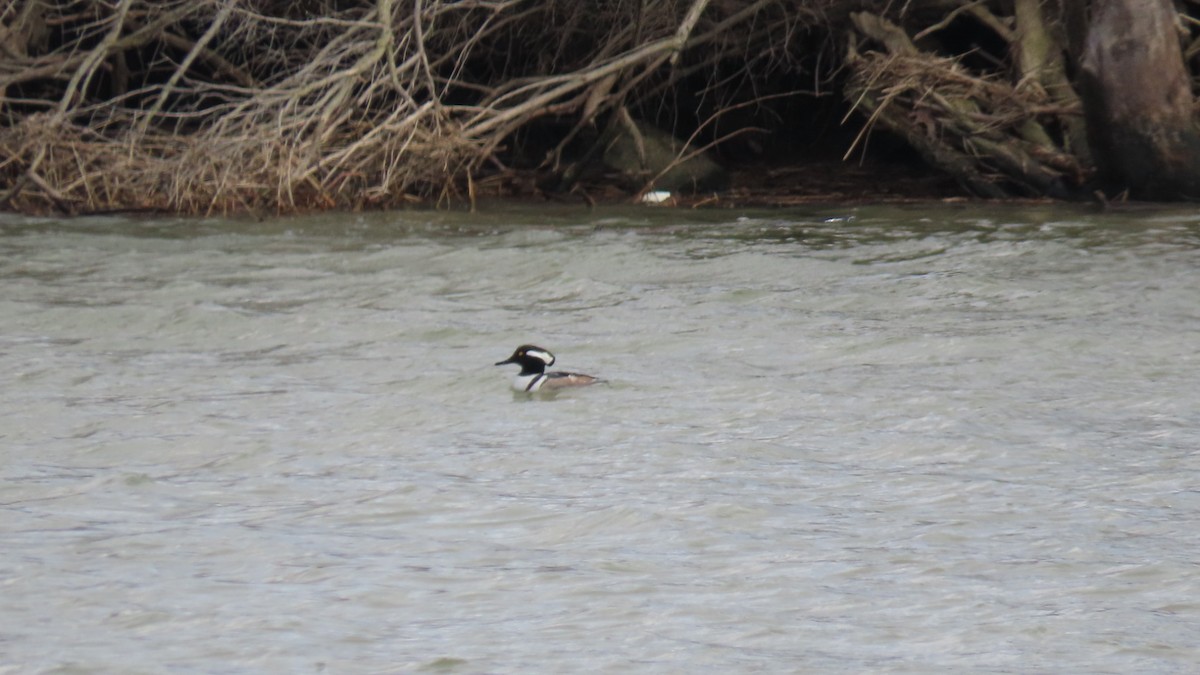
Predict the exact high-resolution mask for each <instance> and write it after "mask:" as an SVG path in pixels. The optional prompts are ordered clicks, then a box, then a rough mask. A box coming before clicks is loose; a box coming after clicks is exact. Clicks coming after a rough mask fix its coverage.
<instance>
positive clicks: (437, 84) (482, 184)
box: [0, 0, 1196, 213]
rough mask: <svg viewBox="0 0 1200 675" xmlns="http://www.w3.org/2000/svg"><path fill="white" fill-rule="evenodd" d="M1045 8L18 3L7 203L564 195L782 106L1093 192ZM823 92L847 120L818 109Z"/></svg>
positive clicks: (745, 1)
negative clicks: (602, 170) (657, 134)
mask: <svg viewBox="0 0 1200 675" xmlns="http://www.w3.org/2000/svg"><path fill="white" fill-rule="evenodd" d="M1060 1H1061V2H1063V3H1064V5H1063V6H1070V7H1074V6H1076V5H1075V4H1074V3H1068V2H1067V0H1060ZM1117 1H1118V0H1095V2H1097V3H1103V2H1117ZM1123 1H1131V2H1132V1H1135V0H1123ZM1144 1H1146V2H1160V0H1144ZM1167 1H1168V0H1161V2H1167ZM1087 4H1091V3H1087ZM1080 6H1082V5H1080ZM1057 7H1058V5H1057V4H1055V3H1042V2H1039V1H1038V0H1009V1H1008V2H991V1H985V0H961V1H959V0H915V1H914V2H910V3H888V2H870V1H868V0H606V1H604V2H575V1H574V0H403V1H401V0H298V1H287V2H285V1H282V0H8V2H7V3H6V4H0V209H16V210H24V211H47V210H53V211H59V212H63V213H79V212H84V211H95V210H104V209H142V208H144V209H166V210H172V211H182V212H190V213H207V212H214V211H215V212H231V211H247V210H248V211H267V212H275V211H292V210H298V209H310V208H364V207H387V206H395V205H398V204H403V203H406V202H410V201H417V200H441V199H446V198H451V199H457V200H471V199H474V198H475V196H476V195H477V194H481V193H484V192H486V193H491V194H496V193H510V194H511V193H530V192H534V191H537V190H539V189H542V188H545V187H546V186H548V185H552V187H553V188H554V189H564V190H570V189H571V188H572V187H573V186H575V185H576V183H577V181H578V179H579V173H580V169H581V167H582V166H583V164H584V161H585V160H586V158H587V157H589V156H590V154H591V153H592V152H594V151H591V150H589V148H590V147H592V146H594V145H595V144H596V143H597V142H598V141H597V139H600V138H604V137H605V135H604V130H605V128H606V127H607V128H611V126H610V125H611V124H613V123H614V120H619V119H628V118H629V115H630V114H632V115H633V116H634V117H636V118H637V119H639V120H646V121H649V122H652V123H655V124H657V125H658V126H660V127H663V128H667V129H668V130H670V131H672V132H673V133H675V134H676V135H678V136H679V137H680V138H682V139H684V140H687V141H689V142H690V145H691V147H693V148H697V147H702V146H706V145H713V146H717V147H718V148H720V149H722V151H724V152H726V154H727V155H729V156H731V157H733V158H734V159H737V158H738V157H737V156H738V151H737V150H736V147H735V146H736V145H737V142H739V141H745V143H744V145H745V147H749V148H751V150H750V151H746V152H756V153H759V154H762V152H763V151H762V149H761V146H762V145H764V144H765V143H766V142H765V141H764V140H763V139H764V137H765V134H766V133H767V132H777V133H781V132H789V131H790V132H791V133H792V136H793V137H794V136H795V128H796V127H798V126H800V121H799V119H796V118H791V119H789V116H790V115H793V114H794V113H795V111H796V105H797V104H796V103H795V101H796V99H797V97H801V98H802V99H803V100H804V101H806V102H807V103H806V105H809V106H811V107H814V108H820V107H821V106H825V109H837V110H838V113H837V115H836V116H837V117H840V115H841V114H842V113H845V112H846V110H847V109H849V108H852V109H853V110H854V111H855V114H856V115H860V116H859V117H855V116H853V115H852V116H849V117H847V118H846V119H847V120H855V121H854V122H853V124H854V125H855V126H860V125H862V122H861V120H865V126H864V127H863V133H861V134H859V137H858V139H857V140H856V141H853V142H852V139H853V134H852V135H851V137H850V139H849V140H847V142H846V145H848V146H852V147H853V150H854V152H862V151H863V149H864V147H867V143H866V140H867V138H868V136H869V135H870V132H871V130H872V129H885V130H887V131H889V132H891V133H893V134H895V135H897V136H899V137H900V138H903V139H905V141H906V142H907V143H908V144H909V145H910V146H912V147H913V148H914V149H916V150H917V151H918V152H919V153H920V154H921V155H922V156H923V157H924V158H925V159H926V161H927V162H928V163H929V164H931V165H932V166H935V167H937V168H939V169H941V170H943V171H946V172H948V173H949V174H950V175H952V176H954V177H955V178H956V179H958V180H959V182H960V183H961V184H962V185H963V186H965V187H966V188H967V189H968V190H970V191H971V192H973V193H976V194H981V195H986V196H993V197H1000V196H1010V195H1051V196H1075V195H1079V194H1087V193H1090V192H1091V191H1092V190H1093V189H1095V187H1096V186H1095V184H1094V183H1093V174H1094V173H1095V171H1096V166H1095V163H1094V162H1093V161H1092V159H1091V154H1090V151H1089V150H1088V148H1089V134H1088V128H1085V119H1086V121H1087V123H1088V124H1090V125H1091V130H1092V131H1094V129H1095V128H1096V127H1097V125H1098V124H1100V122H1097V121H1095V120H1092V119H1091V116H1090V115H1089V116H1086V117H1085V115H1084V110H1083V108H1082V107H1081V103H1080V99H1079V97H1078V96H1077V95H1076V88H1075V86H1074V83H1073V82H1072V81H1071V79H1070V78H1071V74H1072V72H1074V71H1075V70H1077V69H1078V68H1079V65H1078V63H1075V62H1074V61H1073V59H1077V58H1078V56H1079V55H1080V54H1082V49H1081V48H1080V49H1076V48H1075V47H1076V46H1078V45H1076V44H1075V43H1073V42H1072V33H1071V31H1070V30H1068V29H1069V28H1070V27H1071V25H1072V21H1075V22H1076V23H1079V22H1082V23H1083V24H1084V26H1085V28H1086V24H1087V23H1088V22H1089V21H1090V20H1091V19H1090V14H1089V13H1088V12H1086V11H1084V12H1083V13H1082V14H1081V15H1080V16H1074V15H1071V16H1068V13H1064V10H1062V9H1056V8H1057ZM1085 32H1086V31H1085ZM964 35H965V36H966V37H964ZM1079 40H1080V38H1078V36H1076V39H1075V42H1079ZM1163 51H1164V53H1165V54H1166V55H1167V57H1170V55H1171V54H1172V51H1171V50H1170V49H1166V50H1163ZM1180 58H1182V57H1180ZM834 87H842V88H843V93H844V96H845V103H839V104H838V105H837V106H832V107H831V104H830V102H831V101H834V100H835V99H833V98H832V97H829V96H828V94H829V93H830V92H831V91H832V90H833V89H831V88H834ZM1190 102H1191V98H1190V94H1189V96H1188V97H1187V101H1186V104H1187V105H1186V106H1185V107H1187V110H1188V113H1190V107H1188V106H1190ZM614 113H619V114H614ZM1185 117H1188V118H1189V119H1190V116H1188V115H1186V114H1185ZM821 133H822V132H820V131H814V132H813V135H819V134H821ZM809 142H810V141H804V142H802V143H801V145H802V146H803V145H804V144H805V143H809ZM756 143H757V146H756V145H755V144H756ZM776 145H780V144H776ZM843 149H845V148H843ZM742 154H745V152H743V153H742ZM777 154H778V153H777ZM777 154H776V156H775V157H774V159H779V157H778V156H777ZM684 156H685V155H684V154H683V153H681V157H680V159H683V158H684ZM1185 161H1186V158H1185ZM1192 163H1193V164H1196V162H1194V161H1193V162H1192ZM518 169H519V170H518ZM533 176H538V177H544V176H551V177H552V179H553V180H552V181H551V183H547V182H545V181H544V180H543V181H542V182H540V183H535V179H534V178H533ZM1119 181H1120V178H1119V177H1118V182H1119ZM1187 185H1190V184H1187ZM539 186H540V187H539Z"/></svg>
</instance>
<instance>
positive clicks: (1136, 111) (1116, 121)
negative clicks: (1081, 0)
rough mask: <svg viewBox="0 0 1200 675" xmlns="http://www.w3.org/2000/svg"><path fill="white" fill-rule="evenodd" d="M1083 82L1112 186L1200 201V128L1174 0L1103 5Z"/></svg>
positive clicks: (1091, 28) (1098, 152) (1104, 1)
mask: <svg viewBox="0 0 1200 675" xmlns="http://www.w3.org/2000/svg"><path fill="white" fill-rule="evenodd" d="M1094 7H1095V9H1094V13H1093V15H1092V18H1091V21H1090V23H1089V25H1088V31H1087V37H1086V41H1085V43H1084V49H1083V58H1082V62H1081V64H1080V72H1079V84H1080V89H1081V94H1082V99H1083V104H1084V114H1085V115H1086V118H1087V122H1088V130H1089V136H1090V140H1091V144H1092V148H1093V150H1094V154H1095V157H1094V159H1095V161H1096V164H1097V168H1098V169H1099V170H1100V172H1101V175H1102V176H1103V177H1104V179H1105V180H1106V185H1105V187H1106V188H1107V189H1110V190H1116V191H1120V190H1122V189H1128V190H1129V192H1130V194H1131V196H1133V197H1135V198H1138V199H1180V198H1184V199H1197V198H1200V127H1198V126H1197V124H1196V120H1195V114H1194V112H1193V105H1194V101H1193V98H1192V93H1191V88H1190V86H1189V82H1188V74H1187V70H1186V69H1185V67H1184V62H1183V52H1182V49H1181V48H1180V45H1179V33H1178V30H1177V27H1176V18H1175V10H1174V7H1173V5H1172V3H1171V0H1098V2H1096V4H1095V5H1094Z"/></svg>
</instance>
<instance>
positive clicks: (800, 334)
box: [0, 206, 1200, 673]
mask: <svg viewBox="0 0 1200 675" xmlns="http://www.w3.org/2000/svg"><path fill="white" fill-rule="evenodd" d="M1198 331H1200V214H1198V213H1196V212H1194V211H1183V210H1176V211H1162V210H1145V211H1130V212H1125V213H1119V214H1102V213H1095V212H1090V211H1086V210H1079V209H1074V210H1066V209H1057V210H1056V209H1044V210H1017V209H1011V208H996V207H991V208H984V207H946V206H935V207H926V208H908V209H892V208H886V209H885V208H864V209H845V210H841V211H839V210H835V209H827V210H819V211H817V210H814V211H776V212H748V213H739V212H733V211H709V212H689V211H684V210H655V209H630V210H612V211H583V210H572V211H567V210H563V211H550V210H545V209H542V210H529V211H518V210H502V209H501V210H493V211H490V212H486V213H480V214H473V215H472V214H464V213H419V212H413V213H395V214H372V215H353V214H341V215H324V216H320V217H311V218H305V219H289V220H279V221H269V222H265V223H254V222H248V221H246V222H242V221H217V220H211V221H191V220H154V221H144V220H120V219H82V220H74V221H56V220H39V219H27V218H18V217H13V216H4V217H0V382H2V384H0V593H2V596H0V597H2V598H3V601H2V604H0V673H9V672H11V673H37V672H62V673H85V672H120V673H161V672H205V673H208V672H264V673H267V672H270V673H282V672H289V673H302V672H319V671H325V672H335V673H344V672H364V673H393V672H418V671H429V672H447V673H484V672H486V673H532V672H545V673H550V672H609V673H627V672H650V673H659V672H661V673H685V672H686V673H693V672H707V673H727V672H751V671H755V672H853V673H860V672H902V673H922V672H1001V673H1003V672H1021V673H1024V672H1046V673H1064V672H1076V673H1101V672H1104V673H1129V672H1180V673H1183V672H1192V669H1193V668H1194V667H1195V664H1196V663H1198V662H1200V646H1198V645H1200V639H1197V635H1198V633H1197V626H1200V527H1198V526H1197V523H1198V522H1200V485H1198V478H1200V473H1198V470H1200V430H1198V425H1200V377H1198V375H1197V366H1198V362H1197V361H1198V360H1197V349H1198V347H1197V345H1200V338H1198V335H1197V333H1198ZM526 342H531V343H535V344H539V345H541V346H543V347H546V348H548V349H550V350H552V351H554V352H555V353H556V354H557V355H558V364H557V365H558V366H559V367H562V368H565V369H569V370H579V371H582V372H587V373H592V374H595V375H599V376H602V377H603V378H605V379H606V380H607V381H608V382H607V383H606V384H604V385H600V386H595V387H591V388H588V389H583V390H578V391H573V392H570V393H567V394H563V395H560V396H557V397H554V398H536V399H529V398H526V397H524V396H521V395H516V394H513V393H512V392H510V391H509V389H508V383H509V380H510V379H511V377H512V376H513V375H514V374H515V370H516V369H515V368H514V367H512V366H507V367H502V368H497V367H495V366H493V365H492V364H493V363H494V362H496V361H499V360H501V359H504V358H506V357H507V356H508V355H509V354H510V353H511V352H512V350H513V348H514V347H516V346H517V345H518V344H521V343H526Z"/></svg>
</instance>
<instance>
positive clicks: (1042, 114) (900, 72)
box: [846, 3, 1089, 198]
mask: <svg viewBox="0 0 1200 675" xmlns="http://www.w3.org/2000/svg"><path fill="white" fill-rule="evenodd" d="M968 7H969V8H970V9H973V10H974V11H976V12H978V11H982V6H981V5H979V4H978V3H974V4H971V5H969V6H967V5H965V6H964V11H966V9H967V8H968ZM1034 9H1036V7H1035V8H1034ZM851 18H852V21H853V24H854V27H855V29H856V35H857V36H861V37H862V38H866V40H867V44H871V45H879V46H881V47H882V50H863V49H861V47H860V40H859V39H852V40H851V41H850V48H849V53H848V56H847V64H848V65H849V66H850V68H851V70H852V76H851V78H850V80H849V83H848V84H847V87H846V96H847V98H848V100H849V101H850V102H851V103H852V105H853V106H854V107H855V109H857V110H859V111H862V112H863V114H864V115H866V116H867V118H868V122H867V125H866V127H865V128H864V131H863V133H862V134H860V137H859V141H858V142H857V143H856V147H858V146H860V145H861V144H862V143H863V142H865V138H866V136H867V135H868V134H869V133H870V130H871V129H872V128H873V127H874V126H876V125H879V126H881V127H882V128H884V129H887V130H889V131H891V132H893V133H895V134H898V135H900V136H901V137H903V138H904V139H905V140H906V141H907V142H908V143H909V145H911V146H912V147H913V148H914V149H916V150H917V151H918V152H920V153H921V155H922V156H923V157H924V158H925V160H926V161H927V162H928V163H929V164H930V165H932V166H935V167H938V168H941V169H942V170H944V171H946V172H947V173H949V174H950V175H952V176H954V177H955V178H956V179H957V180H958V181H959V182H960V183H961V184H962V185H963V186H964V187H965V188H966V189H968V190H969V191H971V192H973V193H975V194H978V195H981V196H985V197H992V198H1001V197H1009V196H1014V195H1021V196H1052V197H1068V196H1071V195H1072V194H1077V193H1079V191H1081V190H1082V189H1083V185H1084V184H1085V182H1086V180H1087V177H1088V173H1089V172H1088V168H1087V165H1086V164H1085V163H1083V162H1082V161H1081V160H1080V155H1079V154H1076V153H1073V152H1071V151H1070V149H1069V148H1067V147H1064V146H1063V145H1062V144H1061V143H1060V142H1059V141H1056V140H1054V139H1055V138H1065V139H1068V140H1069V139H1071V138H1074V137H1077V136H1079V135H1080V134H1081V131H1080V130H1079V124H1078V122H1079V121H1081V120H1082V117H1081V109H1080V107H1079V105H1078V102H1077V101H1076V99H1075V98H1074V94H1073V91H1072V90H1071V89H1070V87H1069V86H1064V84H1065V82H1066V80H1065V75H1064V73H1063V71H1062V66H1061V64H1055V63H1054V62H1053V61H1052V60H1050V59H1047V58H1045V57H1044V55H1045V53H1046V51H1047V49H1048V48H1047V47H1046V45H1045V44H1044V42H1043V41H1042V38H1044V36H1043V35H1039V34H1038V33H1037V31H1035V30H1033V29H1032V28H1030V27H1028V26H1027V30H1025V31H1022V32H1020V33H1013V32H1010V31H1007V30H1004V29H1003V28H1001V29H1000V30H1002V31H1003V35H1001V37H1004V38H1006V39H1011V40H1017V39H1018V38H1017V37H1016V36H1017V35H1018V34H1019V35H1020V36H1021V38H1022V39H1023V40H1024V41H1025V42H1020V43H1019V44H1015V45H1014V47H1021V46H1024V47H1025V51H1023V52H1021V51H1020V50H1018V52H1019V53H1020V54H1022V62H1023V63H1024V64H1025V66H1024V72H1023V76H1022V77H1020V78H1019V79H1018V81H1017V82H1015V83H1013V82H1010V81H1008V80H1006V79H1004V78H1002V77H999V76H996V75H989V74H979V73H974V72H971V71H970V70H969V69H967V68H966V67H964V66H963V65H962V64H961V63H960V61H959V59H957V58H951V57H944V56H937V55H934V54H930V53H927V52H924V51H922V50H921V49H919V48H918V47H917V45H916V43H915V42H914V41H913V40H912V39H910V38H909V36H908V34H907V33H906V32H905V31H904V30H903V29H902V28H901V27H900V26H898V25H896V24H894V23H892V22H891V21H889V20H887V19H885V18H883V17H880V16H877V15H874V14H870V13H866V12H861V13H856V14H854V15H852V17H851ZM1025 21H1026V23H1027V24H1029V25H1030V26H1031V25H1036V24H1038V22H1037V21H1036V20H1034V19H1032V18H1030V17H1026V19H1025ZM989 23H990V22H989ZM997 23H998V22H997ZM1000 25H1001V26H1002V24H1000ZM941 27H942V26H941V25H935V26H932V27H930V28H929V29H927V30H926V31H925V32H924V33H922V34H921V36H922V37H924V36H925V35H928V34H929V33H931V32H935V31H936V30H938V29H939V28H941ZM1026 42H1030V43H1033V44H1026ZM1033 64H1036V65H1033ZM852 151H853V148H852ZM847 154H848V155H849V153H847Z"/></svg>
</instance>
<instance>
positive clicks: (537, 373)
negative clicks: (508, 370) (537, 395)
mask: <svg viewBox="0 0 1200 675" xmlns="http://www.w3.org/2000/svg"><path fill="white" fill-rule="evenodd" d="M554 360H555V359H554V355H553V354H551V353H550V352H549V351H548V350H545V349H542V348H541V347H538V346H536V345H521V346H520V347H517V349H516V351H514V352H513V353H512V356H510V357H508V358H507V359H505V360H503V361H497V362H496V365H498V366H503V365H507V364H509V363H515V364H517V365H519V366H521V372H519V373H517V376H516V377H515V378H514V379H513V381H512V388H513V391H518V392H526V393H532V392H535V391H552V390H557V389H566V388H569V387H586V386H587V385H589V384H595V383H597V382H599V381H600V378H598V377H593V376H591V375H584V374H583V373H565V372H562V371H554V372H550V373H547V372H546V367H547V366H552V365H554Z"/></svg>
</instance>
